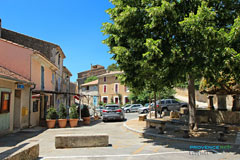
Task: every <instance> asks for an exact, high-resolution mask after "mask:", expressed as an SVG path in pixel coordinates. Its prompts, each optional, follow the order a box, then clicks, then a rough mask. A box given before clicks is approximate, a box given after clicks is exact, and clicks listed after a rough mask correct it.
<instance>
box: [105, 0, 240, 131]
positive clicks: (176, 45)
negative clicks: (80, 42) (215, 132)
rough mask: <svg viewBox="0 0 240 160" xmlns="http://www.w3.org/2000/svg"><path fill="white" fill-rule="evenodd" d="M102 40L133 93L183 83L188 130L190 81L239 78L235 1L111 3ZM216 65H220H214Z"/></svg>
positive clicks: (191, 118) (192, 107) (191, 103)
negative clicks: (224, 77)
mask: <svg viewBox="0 0 240 160" xmlns="http://www.w3.org/2000/svg"><path fill="white" fill-rule="evenodd" d="M111 2H112V3H113V5H114V8H112V9H109V10H107V13H108V14H109V15H110V17H111V20H112V23H105V24H103V32H104V34H106V35H108V38H107V39H106V40H105V41H104V43H105V44H107V45H108V46H109V47H110V53H111V54H113V59H115V60H116V61H117V63H118V64H119V67H120V69H121V70H123V71H124V72H125V73H124V74H123V76H122V80H123V81H124V82H125V83H126V84H127V85H128V86H130V87H131V88H134V89H135V90H136V91H141V90H143V89H145V88H148V89H150V90H152V91H156V90H159V89H161V88H162V86H171V85H173V84H175V82H178V81H180V82H183V81H186V80H188V91H189V111H190V116H189V123H190V129H192V128H193V127H196V126H197V125H196V120H195V95H194V93H195V92H194V81H195V80H196V79H199V78H201V77H202V76H204V77H205V78H206V79H207V80H212V81H211V82H213V83H216V81H215V79H216V77H218V76H220V75H221V76H222V75H223V74H225V73H226V74H227V73H229V72H230V71H232V73H233V76H234V77H237V76H239V74H236V73H238V72H239V67H238V65H237V64H238V62H239V36H237V35H239V18H238V16H239V13H240V12H239V3H240V2H239V0H222V1H217V0H211V1H210V0H209V1H204V0H196V1H190V0H127V1H126V0H112V1H111ZM219 64H222V65H221V66H219Z"/></svg>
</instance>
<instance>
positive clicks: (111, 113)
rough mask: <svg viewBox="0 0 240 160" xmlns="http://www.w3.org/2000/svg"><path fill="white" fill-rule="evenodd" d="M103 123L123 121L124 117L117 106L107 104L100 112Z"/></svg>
mask: <svg viewBox="0 0 240 160" xmlns="http://www.w3.org/2000/svg"><path fill="white" fill-rule="evenodd" d="M102 118H103V121H104V122H106V121H108V120H124V119H125V115H124V112H123V110H122V109H121V108H120V106H119V105H117V104H107V105H106V106H105V108H104V109H103V110H102Z"/></svg>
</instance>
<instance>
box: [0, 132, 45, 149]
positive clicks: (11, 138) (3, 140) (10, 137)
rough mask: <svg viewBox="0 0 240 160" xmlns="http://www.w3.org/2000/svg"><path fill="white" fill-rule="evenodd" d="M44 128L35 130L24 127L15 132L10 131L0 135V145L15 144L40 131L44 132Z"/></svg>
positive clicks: (10, 145)
mask: <svg viewBox="0 0 240 160" xmlns="http://www.w3.org/2000/svg"><path fill="white" fill-rule="evenodd" d="M45 130H46V129H45V128H40V129H37V130H34V129H24V130H21V131H19V132H16V133H10V134H7V135H4V136H1V137H0V147H14V146H16V145H17V144H19V143H21V142H23V141H25V140H27V139H30V138H32V137H35V136H37V135H39V134H41V133H42V132H44V131H45Z"/></svg>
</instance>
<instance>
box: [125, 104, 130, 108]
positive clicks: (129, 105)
mask: <svg viewBox="0 0 240 160" xmlns="http://www.w3.org/2000/svg"><path fill="white" fill-rule="evenodd" d="M129 106H131V104H128V105H126V106H123V107H124V108H125V107H129Z"/></svg>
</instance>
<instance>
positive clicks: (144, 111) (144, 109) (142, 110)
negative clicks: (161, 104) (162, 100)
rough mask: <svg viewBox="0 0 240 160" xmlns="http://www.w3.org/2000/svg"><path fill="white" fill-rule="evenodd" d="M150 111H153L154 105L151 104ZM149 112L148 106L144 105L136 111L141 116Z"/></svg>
mask: <svg viewBox="0 0 240 160" xmlns="http://www.w3.org/2000/svg"><path fill="white" fill-rule="evenodd" d="M151 110H152V111H153V110H154V105H153V103H151ZM148 112H149V104H148V103H146V104H145V105H144V106H143V107H140V108H139V109H138V113H139V114H141V113H148Z"/></svg>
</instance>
